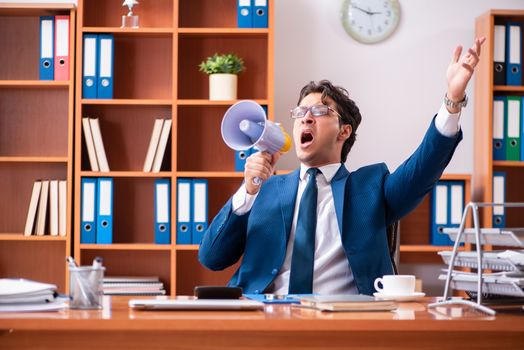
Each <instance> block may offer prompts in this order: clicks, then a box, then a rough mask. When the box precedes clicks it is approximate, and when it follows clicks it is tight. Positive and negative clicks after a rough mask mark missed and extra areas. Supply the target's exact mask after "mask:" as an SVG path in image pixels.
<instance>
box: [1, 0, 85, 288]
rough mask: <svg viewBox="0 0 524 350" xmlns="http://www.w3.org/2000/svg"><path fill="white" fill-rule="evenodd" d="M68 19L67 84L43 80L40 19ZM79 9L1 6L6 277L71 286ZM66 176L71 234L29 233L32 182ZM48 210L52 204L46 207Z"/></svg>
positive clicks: (68, 230) (68, 231)
mask: <svg viewBox="0 0 524 350" xmlns="http://www.w3.org/2000/svg"><path fill="white" fill-rule="evenodd" d="M55 15H69V16H70V27H69V30H70V39H69V48H70V50H69V57H70V65H69V66H70V67H69V69H70V70H69V77H70V79H69V80H68V81H43V80H39V65H40V64H39V57H40V51H39V50H40V49H39V47H40V16H55ZM75 21H76V10H75V8H74V6H73V5H71V4H16V3H5V4H4V3H3V4H0V48H1V51H2V54H0V193H1V194H2V200H1V201H0V277H1V278H6V277H9V278H28V279H34V280H38V281H42V282H47V283H53V284H56V285H57V286H58V289H59V291H61V292H67V291H68V284H69V283H68V282H69V281H68V278H67V269H66V263H65V258H66V257H67V256H69V255H71V242H72V230H71V229H72V222H71V217H72V215H71V214H72V182H73V177H72V170H73V112H74V53H75V52H74V49H73V48H74V42H75V41H74V40H75V28H76V27H75ZM38 179H45V180H57V179H60V180H66V181H67V195H66V197H67V204H66V216H67V219H66V235H65V236H51V235H50V234H49V225H48V224H47V225H46V229H45V235H44V236H35V235H31V236H27V237H26V236H24V234H23V232H24V227H25V222H26V218H27V211H28V207H29V202H30V199H31V193H32V188H33V184H34V182H35V181H36V180H38ZM48 212H49V208H48Z"/></svg>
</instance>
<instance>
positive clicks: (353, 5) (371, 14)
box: [351, 4, 382, 16]
mask: <svg viewBox="0 0 524 350" xmlns="http://www.w3.org/2000/svg"><path fill="white" fill-rule="evenodd" d="M351 7H353V8H355V9H357V10H360V11H362V12H364V13H365V14H366V15H368V16H373V15H380V14H381V13H382V12H372V11H366V10H364V9H363V8H360V7H358V6H357V5H355V4H351Z"/></svg>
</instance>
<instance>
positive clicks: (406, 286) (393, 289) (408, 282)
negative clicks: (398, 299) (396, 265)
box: [375, 275, 415, 295]
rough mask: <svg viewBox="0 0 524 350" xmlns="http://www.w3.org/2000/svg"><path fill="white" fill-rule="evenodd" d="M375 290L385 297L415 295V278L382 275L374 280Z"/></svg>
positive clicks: (411, 276)
mask: <svg viewBox="0 0 524 350" xmlns="http://www.w3.org/2000/svg"><path fill="white" fill-rule="evenodd" d="M380 285H382V287H380ZM375 289H376V290H377V292H380V293H382V294H387V295H412V294H413V293H415V276H413V275H384V276H382V278H380V277H379V278H377V279H376V280H375Z"/></svg>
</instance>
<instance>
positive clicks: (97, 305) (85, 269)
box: [69, 266, 105, 309]
mask: <svg viewBox="0 0 524 350" xmlns="http://www.w3.org/2000/svg"><path fill="white" fill-rule="evenodd" d="M104 271H105V268H104V267H92V266H79V267H70V268H69V282H70V284H69V285H70V289H71V301H70V303H69V307H70V308H71V309H101V308H102V297H103V289H102V286H103V281H104Z"/></svg>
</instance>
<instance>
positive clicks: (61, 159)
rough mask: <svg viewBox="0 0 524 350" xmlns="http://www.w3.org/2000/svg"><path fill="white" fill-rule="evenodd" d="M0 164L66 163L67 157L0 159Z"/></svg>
mask: <svg viewBox="0 0 524 350" xmlns="http://www.w3.org/2000/svg"><path fill="white" fill-rule="evenodd" d="M0 162H1V163H67V162H69V158H68V157H0Z"/></svg>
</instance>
